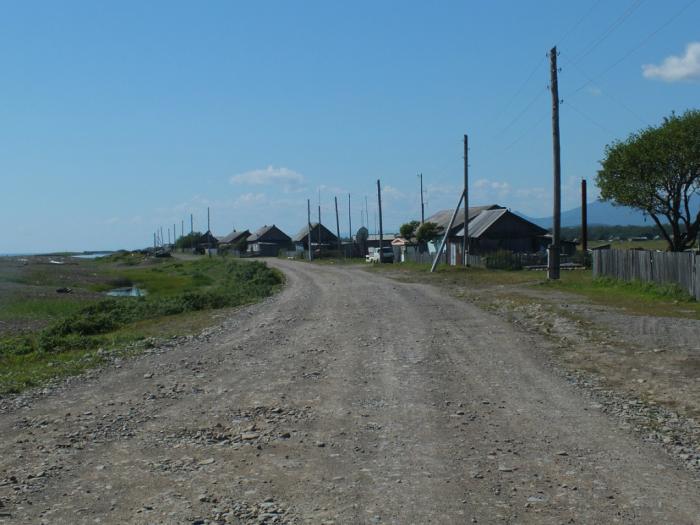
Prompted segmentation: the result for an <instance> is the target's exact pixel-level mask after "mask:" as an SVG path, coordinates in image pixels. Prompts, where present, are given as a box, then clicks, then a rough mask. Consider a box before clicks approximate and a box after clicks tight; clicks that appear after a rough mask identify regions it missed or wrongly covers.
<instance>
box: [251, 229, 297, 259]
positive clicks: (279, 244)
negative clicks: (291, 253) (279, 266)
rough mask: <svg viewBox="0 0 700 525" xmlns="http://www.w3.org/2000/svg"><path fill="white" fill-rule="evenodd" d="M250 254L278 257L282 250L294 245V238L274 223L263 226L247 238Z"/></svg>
mask: <svg viewBox="0 0 700 525" xmlns="http://www.w3.org/2000/svg"><path fill="white" fill-rule="evenodd" d="M247 241H248V253H249V254H250V255H257V256H264V257H277V255H279V252H280V251H281V250H289V249H290V248H291V247H292V239H291V238H290V237H289V235H287V234H286V233H284V232H283V231H282V230H280V229H279V228H278V227H277V226H275V225H274V224H273V225H272V226H267V225H265V226H263V227H262V228H260V229H258V230H256V231H255V232H254V233H253V234H252V235H250V236H249V237H248V239H247Z"/></svg>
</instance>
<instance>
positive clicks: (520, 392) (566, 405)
mask: <svg viewBox="0 0 700 525" xmlns="http://www.w3.org/2000/svg"><path fill="white" fill-rule="evenodd" d="M270 264H271V265H274V266H276V267H278V268H280V269H281V270H283V271H284V273H285V274H286V276H287V286H286V287H285V289H284V290H283V291H282V292H281V293H280V294H278V295H277V296H275V297H274V298H272V299H270V300H268V301H266V302H265V303H262V304H258V305H254V306H250V307H247V308H245V309H242V310H241V311H240V312H238V313H237V314H235V315H233V316H232V317H231V318H230V319H228V320H227V321H226V322H225V323H224V324H223V325H222V326H221V327H218V328H216V329H212V330H209V331H208V332H207V333H206V334H205V335H203V336H200V337H196V338H190V339H189V340H188V341H184V342H181V343H179V344H177V345H175V346H172V347H169V348H166V347H164V348H157V349H154V350H152V351H151V352H150V353H147V354H146V355H143V356H140V357H138V358H135V359H132V360H126V361H123V362H121V363H119V364H118V365H115V366H110V367H108V368H106V369H105V370H103V371H101V372H100V373H98V374H94V375H93V376H89V377H87V378H85V379H83V380H80V381H78V382H75V383H73V384H71V385H69V386H68V387H65V388H58V389H56V390H54V391H52V392H51V393H49V394H44V395H42V394H41V393H37V394H34V395H32V396H22V397H19V398H16V399H9V400H5V401H4V402H3V403H2V404H0V407H1V408H0V523H70V524H73V523H115V524H116V523H119V524H122V523H190V524H204V523H314V524H315V523H336V524H346V523H347V524H364V523H367V524H372V523H396V524H412V523H414V524H427V523H440V524H443V523H445V524H449V523H519V524H522V523H538V524H539V523H543V524H548V523H552V524H562V523H577V524H578V523H595V524H607V523H633V524H645V523H648V524H660V523H664V524H671V523H673V524H676V523H677V524H698V523H700V496H699V494H700V483H699V482H698V480H697V479H696V478H694V476H693V474H692V473H691V472H690V471H688V470H685V469H684V468H683V467H682V466H681V465H680V464H679V463H676V462H675V460H673V459H672V458H671V457H670V456H668V455H666V453H665V452H663V450H662V449H660V448H658V447H655V446H654V445H651V444H645V443H642V442H641V441H639V440H638V439H637V438H636V437H635V436H634V435H632V433H630V432H629V430H626V429H625V428H623V426H622V425H621V423H620V421H617V420H615V419H614V418H612V417H610V416H608V415H605V414H603V413H602V412H601V411H600V407H599V406H597V405H595V404H594V403H592V401H591V399H590V398H587V397H585V396H583V395H581V392H579V391H578V390H577V389H576V387H575V386H573V385H571V384H570V383H568V382H567V381H566V379H565V377H564V376H563V374H561V373H559V372H558V371H557V370H556V369H553V368H552V367H551V366H550V365H549V364H548V361H547V360H546V358H545V357H544V354H545V352H541V351H540V349H542V348H543V345H546V344H547V342H546V341H544V340H542V339H540V338H538V336H537V335H536V334H531V333H526V332H524V331H523V332H520V331H518V329H516V328H515V327H514V326H513V325H512V324H510V323H507V322H505V321H503V320H501V319H499V318H498V317H496V316H494V315H493V314H490V313H486V312H484V311H482V310H481V309H479V308H478V307H476V306H474V305H472V304H469V303H466V302H463V301H459V300H457V299H454V298H450V297H446V296H445V294H443V293H441V292H440V291H439V290H438V289H437V288H432V287H430V286H426V285H419V284H409V283H398V282H395V281H391V280H389V279H386V278H384V277H382V276H380V275H376V274H373V273H371V272H365V271H363V270H362V269H361V268H354V267H340V266H339V267H334V266H325V265H324V266H317V265H309V264H306V263H300V262H292V261H282V260H274V261H270Z"/></svg>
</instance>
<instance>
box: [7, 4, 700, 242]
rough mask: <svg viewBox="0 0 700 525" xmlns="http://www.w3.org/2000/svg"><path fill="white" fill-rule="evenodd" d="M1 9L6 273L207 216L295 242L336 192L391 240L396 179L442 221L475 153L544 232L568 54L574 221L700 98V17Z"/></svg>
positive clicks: (503, 9) (660, 13)
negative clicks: (610, 170) (604, 179)
mask: <svg viewBox="0 0 700 525" xmlns="http://www.w3.org/2000/svg"><path fill="white" fill-rule="evenodd" d="M0 9H1V16H0V49H1V50H2V51H1V52H0V68H1V70H2V81H1V82H0V122H2V125H1V126H0V174H1V175H0V176H2V181H3V184H2V188H3V192H2V207H1V208H0V210H1V211H0V219H1V220H2V222H3V224H4V235H3V236H2V237H1V238H0V253H6V252H36V251H45V250H83V249H116V248H121V247H124V248H135V247H140V246H145V245H148V244H149V243H150V242H151V240H152V233H153V231H154V230H156V229H157V228H158V227H160V226H162V227H163V228H164V229H165V228H167V227H168V226H170V227H172V224H173V223H175V224H177V225H178V226H177V227H178V231H179V228H180V224H181V220H185V221H186V223H187V222H189V214H190V213H193V214H194V218H195V219H194V220H195V229H200V230H202V229H206V208H207V206H209V207H211V214H212V230H213V231H214V233H215V234H224V233H227V232H228V231H230V230H231V229H232V228H233V227H234V226H235V227H236V228H237V229H241V228H249V229H251V230H252V229H256V228H258V227H259V226H262V225H263V224H270V223H275V224H277V225H278V226H280V227H281V228H282V229H284V230H285V231H287V232H288V233H290V234H292V233H295V232H296V231H297V230H298V229H299V228H301V226H302V225H303V224H304V223H305V221H306V199H307V198H311V199H312V203H313V206H314V210H315V208H316V206H317V204H318V203H317V201H318V195H319V190H320V195H321V205H322V208H323V211H322V213H323V217H324V219H323V222H324V223H327V222H329V221H328V220H327V219H330V218H331V215H332V214H333V213H334V212H333V208H332V206H333V196H334V195H338V196H339V200H340V215H341V231H343V232H344V231H347V228H348V225H347V194H348V192H349V193H351V194H352V199H353V209H352V213H353V229H354V230H355V229H357V227H358V226H360V209H361V203H362V202H363V201H364V197H365V196H368V200H369V212H370V213H369V215H370V220H369V222H370V229H373V227H374V215H375V210H376V180H377V179H378V178H380V179H381V180H382V184H383V188H384V194H383V196H384V208H385V229H388V230H395V229H397V228H398V225H400V224H401V223H402V222H405V221H406V220H409V219H412V218H418V217H419V211H420V208H419V189H418V188H419V187H418V178H417V176H416V174H417V173H419V172H422V173H423V176H424V183H425V187H426V199H427V205H426V208H427V213H428V214H430V213H432V212H434V211H437V210H439V209H443V208H450V207H453V206H454V205H455V204H456V200H457V198H458V197H459V191H460V185H461V180H462V158H461V157H462V135H463V134H464V133H468V134H469V136H470V146H471V149H470V181H471V202H472V203H473V204H486V203H493V202H496V203H499V204H502V205H505V206H508V207H510V208H512V209H513V210H517V211H521V212H524V213H527V214H529V215H532V216H546V215H549V214H550V213H551V211H550V210H551V190H550V187H551V132H550V124H551V121H550V118H549V112H550V106H551V101H550V96H549V93H548V91H547V84H548V75H549V71H548V64H547V59H546V57H545V55H546V53H547V51H548V50H549V48H550V47H551V46H552V45H554V44H558V46H559V49H560V52H561V54H560V57H559V60H560V66H561V68H562V71H561V73H560V96H561V98H563V99H564V104H563V105H562V108H561V131H562V166H563V208H564V209H568V208H572V207H575V206H576V205H577V203H578V199H579V197H578V184H579V181H580V179H581V178H582V177H586V178H588V179H589V181H591V182H592V180H593V177H594V176H595V172H596V169H597V168H598V161H599V160H600V159H601V158H602V155H603V148H604V146H605V144H607V143H609V142H611V141H612V140H614V139H616V138H624V137H625V136H627V135H628V134H629V133H630V132H632V131H634V130H637V129H639V128H641V127H644V126H647V125H651V124H658V123H659V122H660V121H661V119H662V118H663V117H664V116H665V115H668V114H669V113H670V112H671V111H674V110H675V111H677V112H682V111H684V110H685V109H688V108H692V107H697V104H698V102H697V101H698V94H700V82H699V81H700V44H697V43H698V42H700V31H699V30H698V25H697V21H698V20H700V1H695V2H689V1H688V0H669V1H666V2H658V1H652V0H646V1H644V0H626V1H622V0H620V1H601V0H586V1H580V2H554V1H538V2H519V1H490V2H485V1H483V2H475V1H472V2H467V1H460V2H457V1H454V2H449V1H442V2H407V1H402V2H398V1H396V2H393V1H379V2H377V1H371V2H370V1H366V2H364V1H353V2H344V3H341V2H329V1H324V2H321V1H319V2H313V1H299V2H288V1H277V2H267V1H256V2H247V3H243V2H232V1H226V2H213V1H209V2H173V1H168V2H165V1H163V2H156V1H151V2H130V1H120V2H69V1H64V2H48V1H44V2H32V1H26V2H5V3H3V5H2V6H1V7H0ZM694 44H695V45H694ZM591 79H593V80H594V82H592V83H591V82H589V80H591ZM592 189H594V188H592ZM591 193H593V195H591V197H592V198H593V197H595V192H594V191H593V192H591V191H589V194H591ZM330 222H331V224H330V225H331V226H333V227H334V220H333V221H330ZM186 227H187V226H186Z"/></svg>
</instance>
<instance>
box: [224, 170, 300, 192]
mask: <svg viewBox="0 0 700 525" xmlns="http://www.w3.org/2000/svg"><path fill="white" fill-rule="evenodd" d="M304 182H305V179H304V176H303V175H302V174H301V173H298V172H296V171H294V170H290V169H289V168H275V167H274V166H268V167H267V168H262V169H257V170H251V171H246V172H245V173H239V174H237V175H234V176H233V177H231V184H247V185H250V186H262V185H273V184H274V185H281V186H282V188H283V190H284V191H285V192H292V191H300V190H301V189H302V186H303V184H304Z"/></svg>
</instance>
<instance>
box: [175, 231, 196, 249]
mask: <svg viewBox="0 0 700 525" xmlns="http://www.w3.org/2000/svg"><path fill="white" fill-rule="evenodd" d="M201 236H202V234H201V233H200V232H192V233H188V234H187V235H185V236H184V237H179V238H178V239H177V241H175V248H177V249H189V248H195V247H196V246H197V241H198V240H199V238H200V237H201Z"/></svg>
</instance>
